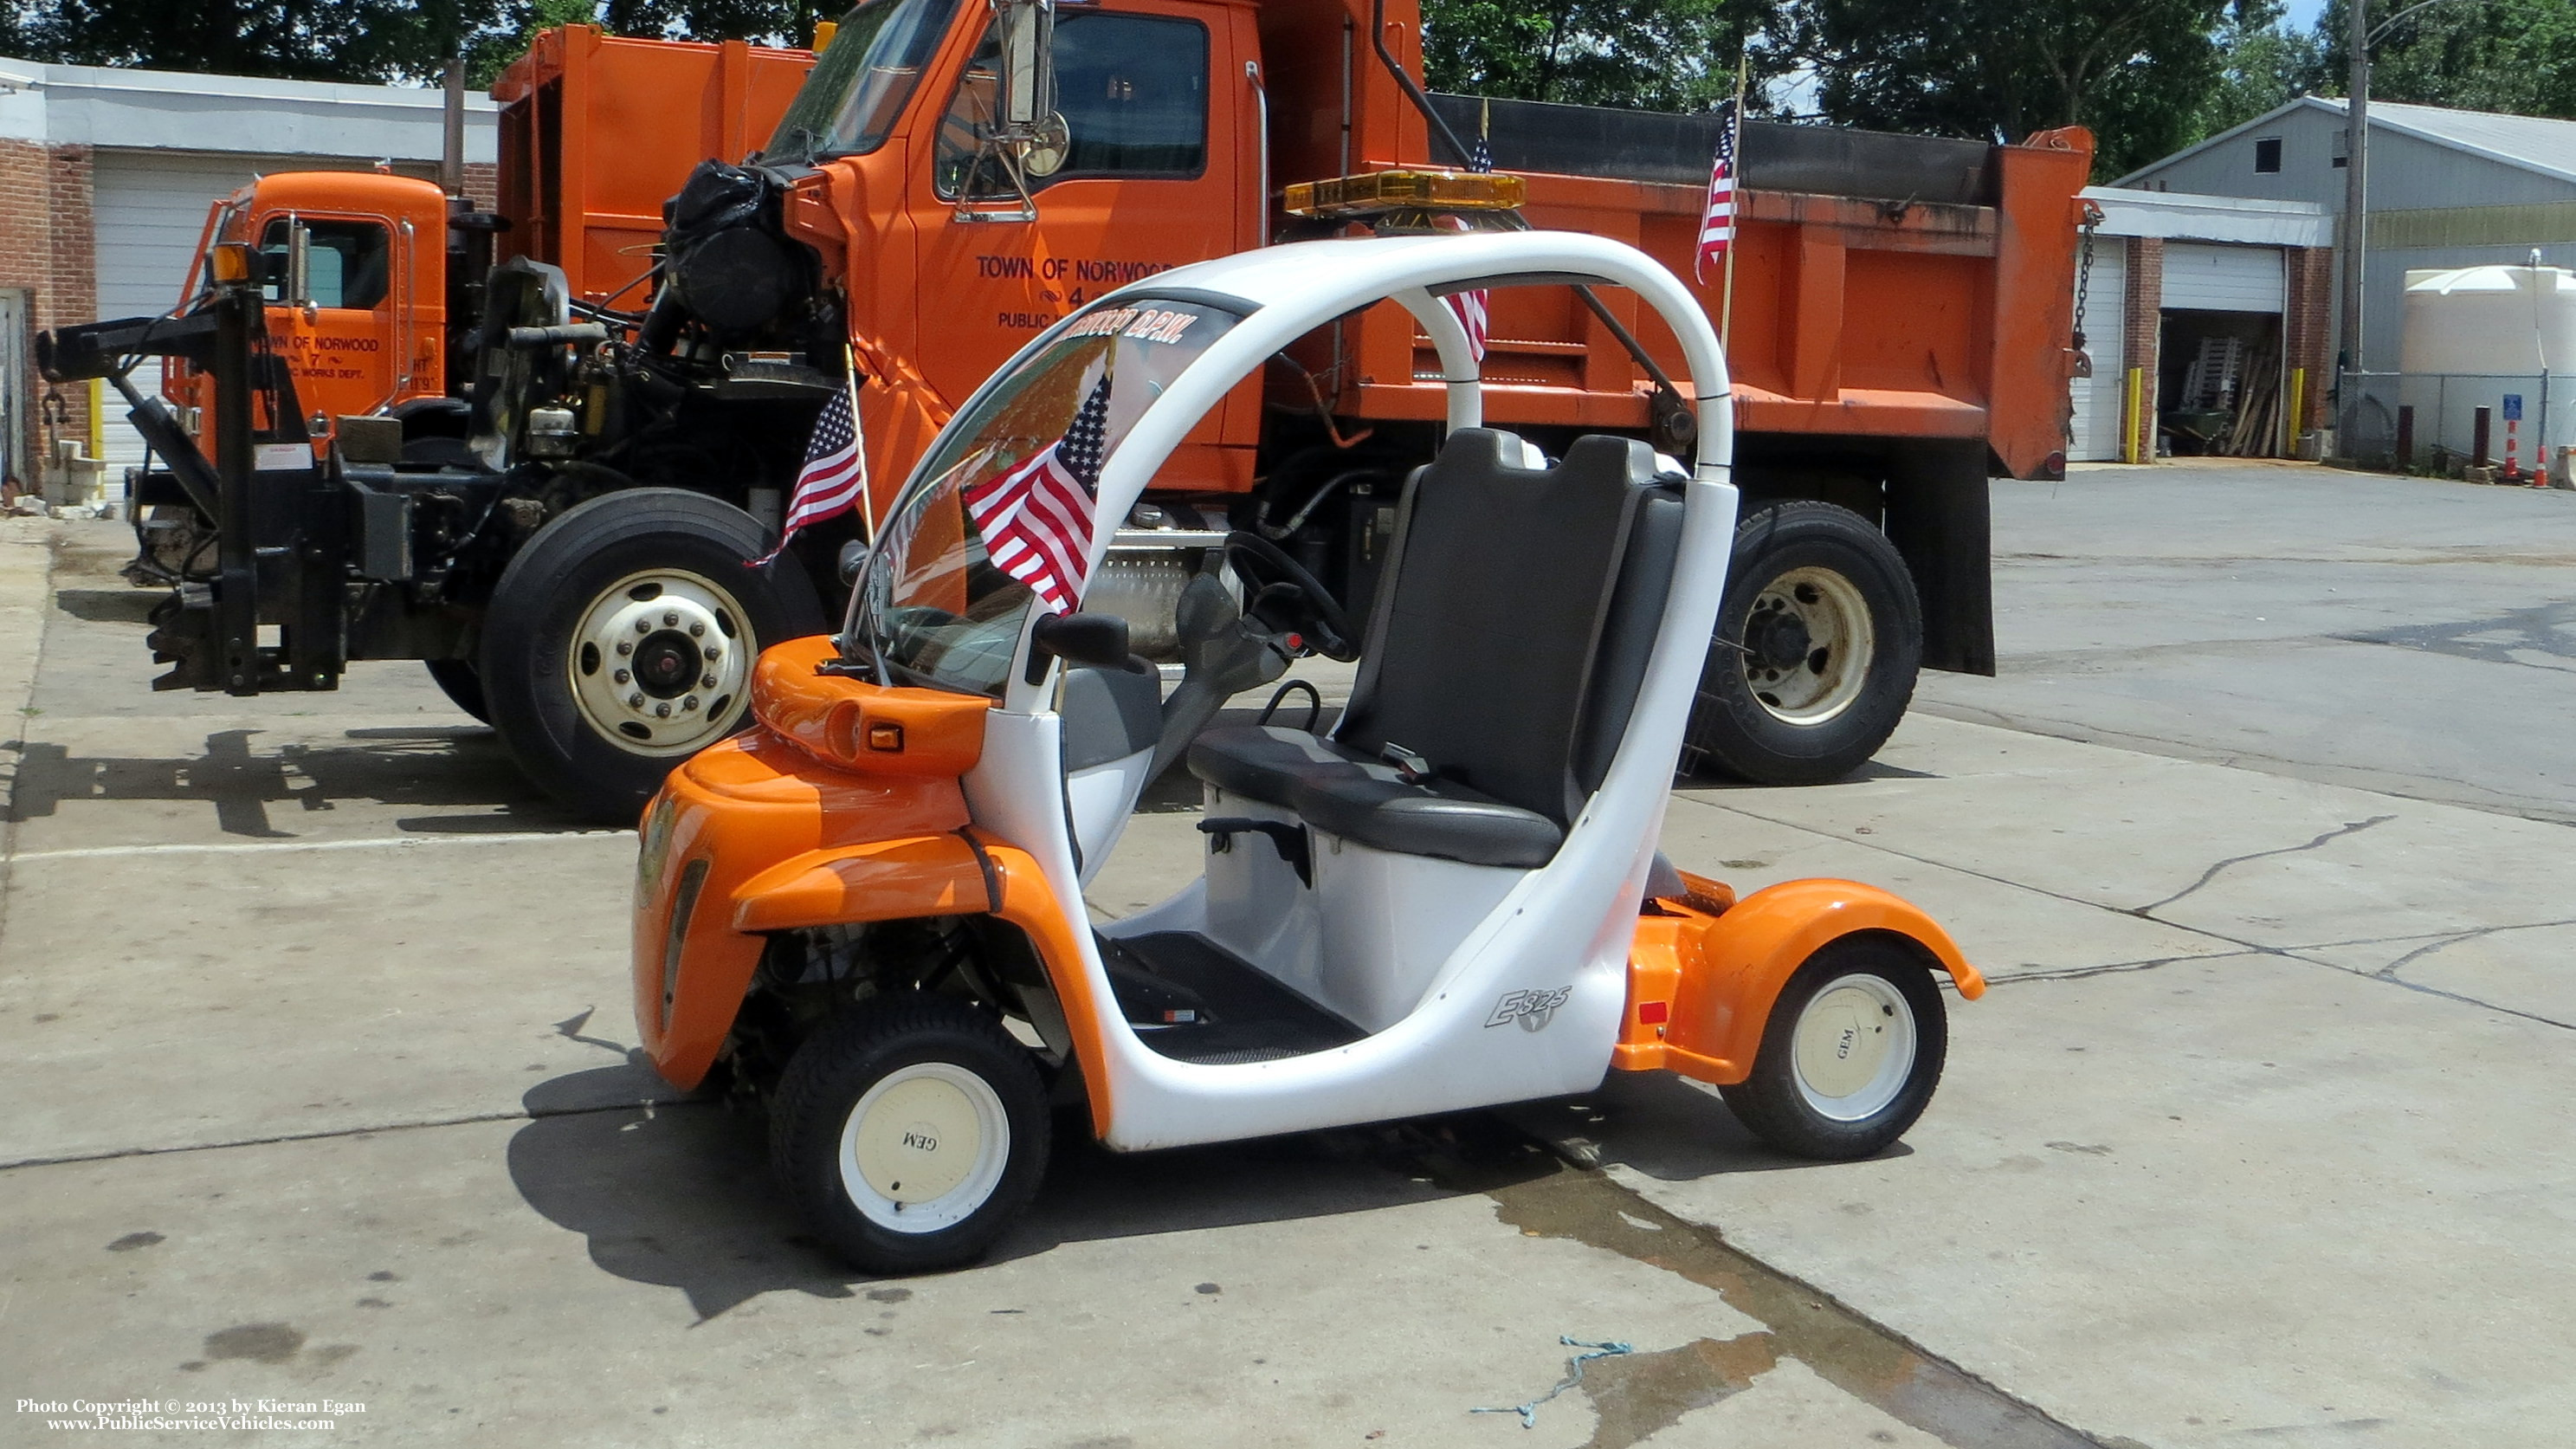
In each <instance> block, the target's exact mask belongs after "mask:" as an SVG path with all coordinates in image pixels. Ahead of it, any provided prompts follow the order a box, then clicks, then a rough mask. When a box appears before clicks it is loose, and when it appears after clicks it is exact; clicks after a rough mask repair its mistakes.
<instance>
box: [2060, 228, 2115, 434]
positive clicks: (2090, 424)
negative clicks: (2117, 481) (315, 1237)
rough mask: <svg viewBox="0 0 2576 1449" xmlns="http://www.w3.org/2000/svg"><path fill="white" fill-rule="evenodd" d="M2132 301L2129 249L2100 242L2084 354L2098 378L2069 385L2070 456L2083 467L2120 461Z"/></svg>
mask: <svg viewBox="0 0 2576 1449" xmlns="http://www.w3.org/2000/svg"><path fill="white" fill-rule="evenodd" d="M2079 280H2080V279H2079ZM2128 297H2129V244H2128V243H2127V242H2126V241H2123V240H2121V239H2120V238H2118V237H2113V236H2106V237H2100V238H2097V239H2096V240H2095V241H2094V243H2093V280H2092V284H2091V286H2090V287H2089V288H2087V289H2086V293H2085V301H2084V351H2085V353H2086V355H2088V356H2090V357H2091V358H2092V359H2093V375H2092V376H2091V377H2079V378H2076V379H2075V380H2074V381H2073V382H2072V383H2070V384H2069V386H2070V387H2072V388H2073V389H2074V391H2075V440H2074V442H2073V444H2072V445H2071V446H2069V447H2068V448H2067V450H2066V456H2067V457H2068V458H2070V459H2072V460H2074V461H2076V462H2079V463H2080V462H2088V461H2089V462H2102V461H2107V460H2111V459H2116V458H2118V457H2119V456H2120V387H2121V382H2120V377H2121V368H2120V358H2121V355H2122V353H2123V352H2124V351H2125V350H2126V347H2127V332H2126V330H2125V324H2126V321H2127V316H2128V306H2127V304H2128Z"/></svg>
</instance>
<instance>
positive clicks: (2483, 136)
mask: <svg viewBox="0 0 2576 1449" xmlns="http://www.w3.org/2000/svg"><path fill="white" fill-rule="evenodd" d="M2344 131H2345V123H2344V103H2343V102H2342V101H2340V100H2321V99H2319V98H2317V97H2314V96H2302V97H2300V98H2299V99H2298V100H2295V101H2292V102H2290V103H2289V104H2288V105H2286V106H2282V107H2280V108H2279V109H2278V110H2274V111H2270V112H2267V113H2265V114H2263V115H2260V116H2257V117H2255V118H2254V119H2253V120H2250V121H2248V122H2246V123H2245V124H2243V125H2241V126H2238V127H2236V128H2235V129H2233V130H2230V131H2226V132H2222V133H2221V134H2219V135H2216V136H2213V137H2211V138H2210V139H2208V140H2206V141H2203V142H2202V143H2200V144H2199V145H2197V146H2194V147H2192V148H2190V149H2189V150H2186V151H2179V152H2176V153H2175V154H2173V155H2171V156H2168V157H2166V158H2165V159H2163V160H2161V161H2158V162H2156V163H2155V164H2153V165H2151V166H2145V167H2141V168H2140V169H2138V170H2136V171H2133V172H2131V173H2130V174H2128V175H2126V176H2123V177H2121V178H2120V179H2119V180H2118V181H2116V182H2114V183H2112V185H2113V186H2115V187H2120V188H2130V189H2137V190H2145V191H2158V192H2163V191H2172V192H2185V191H2190V192H2203V193H2208V194H2212V195H2218V196H2242V197H2255V198H2262V199H2266V200H2274V201H2304V202H2311V203H2314V204H2316V205H2318V206H2321V207H2323V208H2324V209H2325V211H2326V214H2327V215H2329V216H2333V217H2339V216H2340V214H2341V212H2342V210H2343V200H2344ZM2369 218H2370V224H2369V229H2368V231H2367V232H2366V233H2365V235H2364V239H2363V247H2362V256H2363V262H2362V299H2363V300H2362V323H2361V333H2362V346H2361V359H2360V361H2361V367H2362V370H2364V371H2366V372H2395V371H2396V370H2397V368H2398V345H2399V324H2400V321H2401V318H2402V315H2403V306H2404V299H2403V294H2404V291H2405V286H2406V273H2407V272H2408V271H2409V270H2410V269H2418V268H2449V267H2465V266H2477V265H2483V264H2487V263H2506V264H2520V263H2522V262H2524V261H2526V260H2528V259H2529V257H2530V254H2531V252H2532V250H2533V249H2534V248H2538V249H2539V250H2540V252H2541V256H2542V260H2543V262H2544V263H2546V264H2549V265H2555V266H2567V265H2576V121H2554V120H2548V119H2544V118H2541V117H2537V116H2504V115H2495V114H2491V113H2489V112H2484V111H2453V110H2445V109H2443V108H2441V107H2438V106H2412V105H2402V104H2397V103H2393V102H2387V101H2374V102H2372V103H2371V107H2370V193H2369ZM2339 268H2340V262H2338V269H2339ZM2337 285H2338V286H2339V285H2340V276H2339V273H2338V281H2337ZM2333 345H2334V347H2335V348H2336V349H2337V350H2338V351H2340V350H2341V349H2342V347H2343V339H2341V338H2339V337H2338V338H2336V339H2335V341H2334V344H2333Z"/></svg>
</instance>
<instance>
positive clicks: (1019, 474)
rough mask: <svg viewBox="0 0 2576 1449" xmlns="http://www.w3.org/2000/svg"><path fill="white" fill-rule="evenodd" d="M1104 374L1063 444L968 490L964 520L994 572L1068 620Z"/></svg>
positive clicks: (1100, 434) (1089, 501)
mask: <svg viewBox="0 0 2576 1449" xmlns="http://www.w3.org/2000/svg"><path fill="white" fill-rule="evenodd" d="M1108 439H1109V374H1108V373H1107V372H1105V371H1104V372H1102V373H1101V374H1100V381H1099V382H1097V383H1094V384H1093V385H1092V388H1091V396H1089V397H1087V398H1085V399H1083V403H1082V406H1081V408H1080V409H1078V410H1077V411H1076V412H1075V413H1074V415H1073V425H1072V426H1071V427H1068V428H1066V429H1065V430H1064V436H1063V437H1062V438H1059V439H1057V440H1056V441H1055V442H1053V443H1050V444H1048V445H1047V446H1046V447H1045V448H1043V449H1041V450H1040V451H1039V452H1038V453H1037V454H1036V455H1035V456H1033V457H1031V458H1029V459H1027V460H1026V461H1024V462H1022V463H1021V464H1020V465H1019V466H1018V467H1015V468H1012V469H1011V470H1009V471H1008V472H1005V473H1002V474H1000V475H998V476H996V477H993V478H989V479H987V480H985V481H984V482H981V483H978V484H976V485H974V486H973V487H971V488H969V489H967V490H966V513H967V516H969V517H971V518H973V519H974V520H975V527H976V529H977V530H978V531H980V532H981V533H982V534H983V535H984V552H985V554H986V556H987V557H989V558H991V559H992V561H993V567H995V568H997V569H1000V570H1001V571H1002V572H1004V573H1006V574H1009V575H1010V576H1011V577H1012V578H1015V579H1018V580H1019V581H1020V582H1021V583H1024V584H1026V585H1028V586H1029V590H1030V591H1031V592H1032V593H1035V594H1036V595H1037V596H1038V602H1040V603H1042V604H1044V605H1046V606H1047V607H1048V608H1050V609H1053V610H1054V611H1055V612H1057V613H1059V614H1070V613H1072V612H1073V608H1074V605H1075V603H1076V602H1077V601H1079V600H1080V599H1081V597H1082V581H1083V577H1084V576H1085V575H1086V574H1088V573H1089V572H1090V569H1091V523H1092V507H1093V505H1094V503H1096V502H1097V501H1098V497H1099V493H1100V464H1101V460H1102V459H1103V458H1105V457H1106V456H1107V455H1108V451H1109V450H1108Z"/></svg>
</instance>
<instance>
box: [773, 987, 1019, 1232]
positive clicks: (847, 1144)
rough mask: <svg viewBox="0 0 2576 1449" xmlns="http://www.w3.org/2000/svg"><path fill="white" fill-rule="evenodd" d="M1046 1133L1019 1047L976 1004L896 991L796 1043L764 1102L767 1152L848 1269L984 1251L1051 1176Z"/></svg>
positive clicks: (801, 1209)
mask: <svg viewBox="0 0 2576 1449" xmlns="http://www.w3.org/2000/svg"><path fill="white" fill-rule="evenodd" d="M1048 1130H1049V1129H1048V1120H1047V1099H1046V1089H1045V1087H1044V1085H1043V1084H1042V1083H1041V1082H1040V1081H1039V1079H1038V1074H1037V1069H1036V1067H1035V1066H1034V1065H1033V1064H1032V1063H1031V1062H1030V1060H1029V1054H1028V1050H1027V1049H1026V1048H1025V1047H1022V1046H1021V1045H1020V1044H1019V1043H1017V1042H1015V1041H1013V1040H1012V1039H1011V1038H1010V1036H1009V1035H1008V1034H1007V1033H1005V1032H1004V1031H1003V1030H1002V1029H1001V1028H1000V1027H999V1026H998V1025H996V1024H995V1023H994V1022H993V1021H992V1020H991V1019H990V1018H988V1017H986V1016H984V1015H982V1014H981V1013H978V1012H977V1011H975V1010H974V1009H973V1008H971V1007H968V1006H965V1005H963V1004H961V1003H958V1002H954V1001H949V1000H945V999H942V998H937V997H927V996H920V997H901V998H895V999H892V1000H889V1001H883V1002H876V1003H871V1004H869V1005H867V1006H864V1007H861V1008H860V1009H858V1010H856V1011H852V1012H849V1013H847V1014H845V1015H843V1016H840V1017H838V1018H836V1019H834V1020H833V1021H831V1022H829V1023H827V1024H826V1025H825V1026H824V1027H823V1028H822V1029H821V1030H819V1031H817V1032H816V1033H815V1034H814V1035H813V1036H812V1037H811V1038H809V1039H808V1040H807V1041H806V1043H805V1045H804V1046H802V1047H801V1048H799V1049H798V1050H797V1053H796V1055H795V1057H794V1058H793V1059H792V1060H791V1061H789V1062H788V1064H787V1071H786V1074H785V1076H784V1077H783V1078H781V1080H780V1082H779V1086H778V1098H777V1100H776V1102H775V1103H773V1104H772V1106H771V1109H770V1133H769V1150H770V1161H771V1164H772V1165H773V1166H774V1167H775V1168H776V1169H777V1172H778V1177H779V1181H780V1182H781V1184H782V1185H784V1186H785V1188H786V1189H787V1194H788V1197H789V1198H790V1199H791V1200H792V1201H793V1202H794V1203H795V1204H796V1208H797V1211H798V1212H799V1214H801V1215H802V1216H803V1217H804V1219H805V1221H806V1224H807V1225H808V1226H809V1227H811V1228H812V1229H813V1231H814V1233H815V1235H816V1236H817V1237H819V1238H821V1239H822V1240H823V1241H824V1242H825V1243H827V1244H829V1245H830V1246H831V1248H832V1249H833V1251H835V1252H837V1253H839V1254H840V1255H841V1256H842V1257H844V1258H846V1259H848V1260H849V1261H850V1263H851V1264H852V1265H853V1266H855V1267H857V1268H860V1269H862V1270H863V1271H866V1272H870V1273H924V1272H929V1271H931V1270H933V1269H937V1268H950V1267H955V1266H957V1265H959V1264H961V1263H968V1262H972V1261H974V1260H975V1259H976V1258H978V1257H980V1256H982V1255H983V1253H984V1250H985V1249H987V1248H989V1247H991V1246H992V1244H993V1240H994V1239H995V1238H996V1237H998V1236H1000V1235H1001V1232H1002V1229H1003V1228H1004V1227H1005V1226H1007V1225H1008V1224H1009V1222H1010V1219H1011V1217H1012V1216H1013V1215H1014V1214H1016V1213H1017V1212H1018V1211H1019V1210H1020V1208H1021V1207H1022V1206H1023V1205H1025V1204H1026V1203H1027V1202H1028V1200H1029V1197H1030V1195H1031V1194H1032V1193H1034V1192H1035V1191H1036V1190H1037V1185H1038V1179H1039V1178H1040V1177H1041V1176H1043V1175H1044V1174H1045V1172H1046V1160H1047V1149H1048V1145H1049V1144H1048Z"/></svg>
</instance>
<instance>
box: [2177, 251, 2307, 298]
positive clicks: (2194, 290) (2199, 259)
mask: <svg viewBox="0 0 2576 1449" xmlns="http://www.w3.org/2000/svg"><path fill="white" fill-rule="evenodd" d="M2286 291H2287V288H2286V286H2285V285H2284V283H2283V281H2282V274H2281V249H2280V248H2279V247H2213V246H2202V245H2198V244H2195V243H2190V242H2175V243H2173V244H2172V245H2170V246H2168V247H2166V248H2165V300H2164V306H2165V310H2167V311H2169V312H2278V311H2280V310H2281V307H2282V304H2283V299H2284V296H2285V294H2286Z"/></svg>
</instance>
